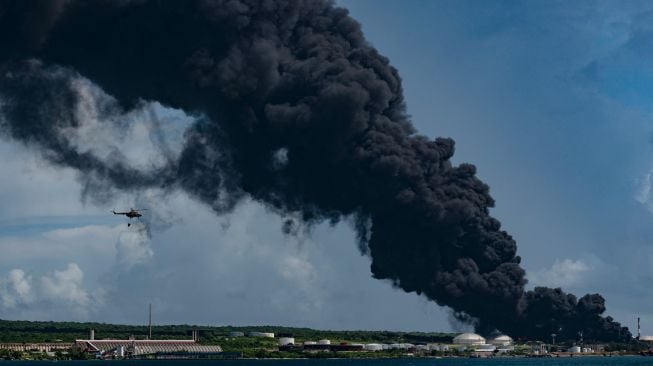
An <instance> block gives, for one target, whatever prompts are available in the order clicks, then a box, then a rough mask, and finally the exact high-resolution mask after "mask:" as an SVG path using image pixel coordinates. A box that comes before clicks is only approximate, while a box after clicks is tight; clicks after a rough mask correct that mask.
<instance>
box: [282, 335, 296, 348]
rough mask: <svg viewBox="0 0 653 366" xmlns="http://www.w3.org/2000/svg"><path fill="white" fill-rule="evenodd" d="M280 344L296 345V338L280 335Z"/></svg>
mask: <svg viewBox="0 0 653 366" xmlns="http://www.w3.org/2000/svg"><path fill="white" fill-rule="evenodd" d="M279 345H280V346H294V345H295V338H293V337H279Z"/></svg>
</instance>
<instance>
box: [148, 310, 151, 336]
mask: <svg viewBox="0 0 653 366" xmlns="http://www.w3.org/2000/svg"><path fill="white" fill-rule="evenodd" d="M148 328H149V329H150V336H149V338H148V339H152V304H150V320H149V326H148Z"/></svg>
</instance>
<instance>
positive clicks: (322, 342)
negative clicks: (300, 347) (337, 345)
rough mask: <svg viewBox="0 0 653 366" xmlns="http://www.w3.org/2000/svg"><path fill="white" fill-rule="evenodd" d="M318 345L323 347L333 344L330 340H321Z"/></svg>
mask: <svg viewBox="0 0 653 366" xmlns="http://www.w3.org/2000/svg"><path fill="white" fill-rule="evenodd" d="M317 344H322V345H325V344H331V341H330V340H328V339H320V340H319V341H317Z"/></svg>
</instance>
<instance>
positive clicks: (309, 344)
mask: <svg viewBox="0 0 653 366" xmlns="http://www.w3.org/2000/svg"><path fill="white" fill-rule="evenodd" d="M316 344H317V342H315V341H306V342H304V346H314V345H316Z"/></svg>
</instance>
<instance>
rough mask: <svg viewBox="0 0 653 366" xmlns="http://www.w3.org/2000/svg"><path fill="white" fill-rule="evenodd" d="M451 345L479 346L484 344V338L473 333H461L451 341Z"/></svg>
mask: <svg viewBox="0 0 653 366" xmlns="http://www.w3.org/2000/svg"><path fill="white" fill-rule="evenodd" d="M453 343H454V344H461V345H466V346H480V345H482V344H485V338H483V337H481V336H480V335H478V334H474V333H463V334H459V335H457V336H456V337H455V338H454V339H453Z"/></svg>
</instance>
